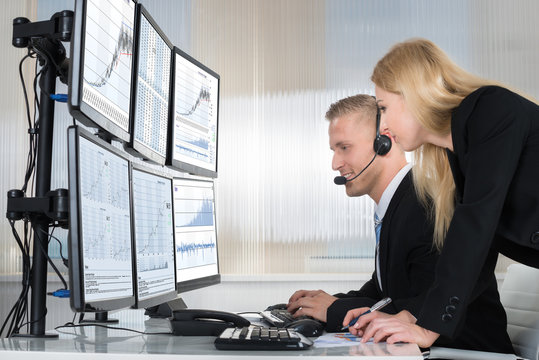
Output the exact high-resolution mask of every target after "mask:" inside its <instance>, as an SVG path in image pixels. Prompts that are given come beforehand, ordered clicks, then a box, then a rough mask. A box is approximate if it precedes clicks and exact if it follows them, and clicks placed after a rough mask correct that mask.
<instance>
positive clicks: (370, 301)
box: [326, 272, 381, 332]
mask: <svg viewBox="0 0 539 360" xmlns="http://www.w3.org/2000/svg"><path fill="white" fill-rule="evenodd" d="M334 296H336V297H338V298H339V299H337V300H335V301H334V302H333V304H331V305H330V306H329V308H328V309H327V311H326V321H327V323H326V331H328V332H338V331H341V328H342V326H343V325H342V321H343V320H344V317H345V316H346V313H347V312H348V311H349V310H352V309H356V308H360V307H371V306H372V305H374V303H376V302H377V301H378V300H380V299H381V295H380V292H379V291H378V288H377V286H376V272H374V273H373V274H372V277H371V279H370V280H368V281H367V282H366V283H365V284H363V286H362V287H361V289H359V290H352V291H349V292H347V293H346V294H343V293H339V294H335V295H334Z"/></svg>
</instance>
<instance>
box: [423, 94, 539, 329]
mask: <svg viewBox="0 0 539 360" xmlns="http://www.w3.org/2000/svg"><path fill="white" fill-rule="evenodd" d="M451 134H452V139H453V150H454V151H453V152H451V151H449V150H447V153H448V158H449V162H450V165H451V170H452V172H453V177H454V179H455V184H456V197H457V202H456V206H455V212H454V215H453V219H452V221H451V224H450V226H449V229H448V232H447V235H446V238H445V242H444V247H443V249H442V253H441V255H440V258H439V261H438V264H437V267H436V279H435V282H434V285H433V286H432V287H431V289H430V290H429V292H428V294H427V297H426V299H425V304H424V306H423V308H422V310H421V312H420V314H419V317H418V321H417V324H418V325H420V326H422V327H425V328H427V329H429V330H433V331H435V332H437V333H440V334H442V335H446V336H449V337H451V336H454V335H455V334H456V333H457V331H458V329H459V328H460V327H462V323H463V319H464V318H465V316H466V314H467V313H468V314H470V313H471V312H472V311H473V310H472V309H471V308H470V306H471V304H473V303H474V301H476V299H477V297H478V295H479V294H481V293H482V292H484V291H485V289H486V288H488V286H491V285H490V284H491V283H493V282H494V280H493V279H492V276H491V275H492V273H493V270H494V267H495V265H496V260H497V256H498V252H502V253H504V254H505V255H507V256H509V257H511V258H513V259H515V260H518V261H520V262H523V263H525V264H528V265H531V266H535V267H539V250H538V249H539V186H538V185H539V106H537V105H536V104H534V103H532V102H530V101H528V100H526V99H524V98H523V97H521V96H519V95H517V94H515V93H512V92H510V91H509V90H507V89H504V88H501V87H497V86H487V87H483V88H480V89H478V90H476V91H475V92H473V93H471V94H470V95H469V96H467V97H466V98H465V99H464V100H463V101H462V102H461V104H460V105H459V107H458V108H456V109H455V110H454V111H453V114H452V122H451ZM493 296H497V294H496V295H494V294H493ZM492 300H493V301H494V300H495V301H496V302H497V298H496V299H494V298H493V299H492ZM466 310H467V311H466ZM492 316H498V315H496V314H495V313H493V314H492ZM485 330H486V331H489V329H485Z"/></svg>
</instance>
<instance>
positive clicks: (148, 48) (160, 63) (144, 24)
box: [129, 4, 172, 165]
mask: <svg viewBox="0 0 539 360" xmlns="http://www.w3.org/2000/svg"><path fill="white" fill-rule="evenodd" d="M137 29H138V30H137V33H136V41H135V43H136V49H137V50H136V52H135V54H136V61H135V64H136V65H135V66H136V79H135V89H134V90H135V91H134V95H133V100H134V101H133V102H134V110H133V111H132V121H131V127H132V137H131V142H130V144H129V147H131V148H132V149H134V150H136V151H137V152H138V154H140V155H142V157H144V158H146V159H148V160H152V161H154V162H156V163H158V164H161V165H164V164H165V161H166V155H167V139H168V125H169V118H168V115H169V97H170V72H171V64H172V44H171V43H170V41H169V40H168V39H167V38H166V36H165V35H164V33H163V32H162V31H161V29H160V28H159V27H158V26H157V24H156V23H155V21H154V20H153V19H152V18H151V16H150V14H149V13H148V12H147V11H146V9H145V8H144V6H142V5H140V4H138V5H137Z"/></svg>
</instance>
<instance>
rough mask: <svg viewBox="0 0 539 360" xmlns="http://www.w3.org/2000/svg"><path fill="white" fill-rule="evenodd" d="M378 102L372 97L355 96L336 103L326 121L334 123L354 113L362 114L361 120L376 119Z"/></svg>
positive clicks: (328, 112)
mask: <svg viewBox="0 0 539 360" xmlns="http://www.w3.org/2000/svg"><path fill="white" fill-rule="evenodd" d="M376 107H377V105H376V100H375V99H374V97H372V96H371V95H364V94H359V95H353V96H349V97H346V98H344V99H341V100H339V101H337V102H334V103H333V104H331V106H330V107H329V109H328V111H327V112H326V119H327V120H329V121H332V120H334V119H336V118H338V117H341V116H344V115H349V114H352V113H359V114H361V115H360V117H361V119H364V118H368V119H373V120H375V119H376Z"/></svg>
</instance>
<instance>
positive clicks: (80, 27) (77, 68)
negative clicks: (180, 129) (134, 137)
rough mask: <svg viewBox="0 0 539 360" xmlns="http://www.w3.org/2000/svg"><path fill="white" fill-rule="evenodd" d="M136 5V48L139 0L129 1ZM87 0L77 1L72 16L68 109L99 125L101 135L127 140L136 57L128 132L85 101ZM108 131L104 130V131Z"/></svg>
mask: <svg viewBox="0 0 539 360" xmlns="http://www.w3.org/2000/svg"><path fill="white" fill-rule="evenodd" d="M130 1H131V2H132V3H133V5H135V11H134V12H133V49H134V47H135V43H134V41H135V34H136V33H137V26H136V23H135V20H136V2H135V1H134V0H130ZM87 2H88V0H76V1H75V9H74V15H73V16H74V18H73V30H72V35H71V45H70V58H69V60H70V61H69V64H70V70H69V72H68V102H67V105H68V110H69V112H70V114H71V115H72V116H73V117H74V118H75V119H77V120H78V121H80V123H81V124H83V125H85V126H88V127H94V128H95V127H97V128H98V129H99V130H100V132H99V134H98V135H99V136H101V137H103V138H108V139H117V140H119V141H122V142H128V141H129V140H130V138H131V122H130V119H131V111H132V108H133V106H132V103H133V91H132V89H133V83H132V81H133V72H134V65H135V57H134V56H133V58H132V61H131V69H132V71H131V89H129V91H130V98H129V109H128V112H129V113H128V117H129V122H128V126H127V131H126V130H125V129H123V128H121V127H120V126H118V125H117V124H115V123H114V122H113V121H112V120H110V119H109V118H107V117H106V116H105V115H103V114H101V113H100V112H99V111H97V110H96V109H94V108H93V107H92V106H90V105H88V104H87V103H85V102H84V101H83V100H82V93H83V92H82V88H83V85H84V80H83V76H84V45H85V41H86V38H85V32H86V17H85V15H86V7H87ZM103 131H105V132H103Z"/></svg>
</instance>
